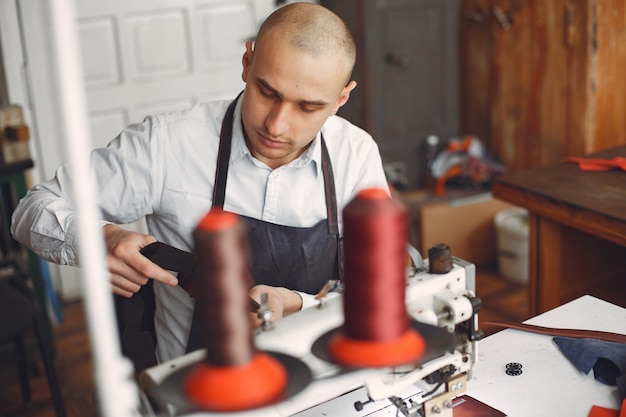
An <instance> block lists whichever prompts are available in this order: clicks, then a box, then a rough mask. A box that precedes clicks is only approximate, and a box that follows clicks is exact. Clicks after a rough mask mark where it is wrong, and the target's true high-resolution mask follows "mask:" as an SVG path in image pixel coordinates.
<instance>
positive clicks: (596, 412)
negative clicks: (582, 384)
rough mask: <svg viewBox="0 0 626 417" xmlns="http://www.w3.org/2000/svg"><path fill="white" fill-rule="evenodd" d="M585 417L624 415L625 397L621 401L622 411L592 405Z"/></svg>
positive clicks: (623, 416)
mask: <svg viewBox="0 0 626 417" xmlns="http://www.w3.org/2000/svg"><path fill="white" fill-rule="evenodd" d="M587 417H626V399H624V400H623V401H622V411H620V410H614V409H612V408H606V407H600V406H598V405H594V406H593V407H591V411H589V414H588V416H587Z"/></svg>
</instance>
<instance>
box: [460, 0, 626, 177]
mask: <svg viewBox="0 0 626 417" xmlns="http://www.w3.org/2000/svg"><path fill="white" fill-rule="evenodd" d="M459 91H460V130H461V132H463V133H472V134H476V135H477V136H478V137H479V138H481V139H482V140H483V141H484V142H485V143H486V144H487V146H488V147H489V149H491V150H492V151H494V152H495V154H496V155H497V156H498V157H499V158H501V160H502V161H503V162H504V163H505V165H506V166H507V168H508V169H509V170H511V171H513V170H519V169H524V168H529V167H534V166H541V165H546V164H550V163H555V162H558V161H559V160H560V158H561V157H563V156H566V155H582V154H586V153H590V152H594V151H599V150H603V149H606V148H610V147H614V146H618V145H623V144H626V2H625V1H624V0H549V1H545V0H459Z"/></svg>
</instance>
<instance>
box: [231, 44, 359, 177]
mask: <svg viewBox="0 0 626 417" xmlns="http://www.w3.org/2000/svg"><path fill="white" fill-rule="evenodd" d="M336 61H338V60H330V59H329V58H327V57H326V58H323V57H314V56H312V55H309V54H305V53H302V52H299V51H297V50H296V49H293V48H291V47H289V46H285V45H283V44H282V43H281V42H280V39H278V35H274V34H272V33H270V34H267V35H266V37H265V39H264V41H263V44H262V45H257V47H256V49H255V50H254V51H252V46H251V43H250V42H248V44H247V45H246V52H245V54H244V57H243V74H242V78H243V80H244V82H245V83H246V89H245V93H244V95H243V103H242V118H243V124H244V129H245V132H246V135H247V138H246V143H247V145H248V148H249V149H250V152H251V153H252V155H253V156H254V157H255V158H257V159H259V160H260V161H262V162H264V163H265V164H267V165H268V166H269V167H270V168H272V169H275V168H278V167H279V166H281V165H284V164H286V163H289V162H291V161H292V160H294V159H295V158H297V157H298V156H299V155H300V154H302V153H303V152H304V151H305V150H306V148H307V146H308V145H309V143H310V142H311V140H313V139H314V138H315V135H317V132H319V130H320V129H321V127H322V125H323V124H324V122H325V121H326V119H327V118H328V117H329V116H331V115H333V114H335V113H336V112H337V110H338V109H339V107H341V106H342V105H343V104H344V103H345V102H346V101H347V100H348V97H349V95H350V91H351V90H352V89H353V88H354V87H355V86H356V84H355V83H354V82H352V83H350V85H349V86H348V87H346V86H345V79H346V76H347V71H346V68H345V65H342V63H340V62H336Z"/></svg>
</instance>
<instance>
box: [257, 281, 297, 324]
mask: <svg viewBox="0 0 626 417" xmlns="http://www.w3.org/2000/svg"><path fill="white" fill-rule="evenodd" d="M263 293H267V302H268V304H269V308H270V311H271V312H272V319H271V320H272V321H276V320H278V319H280V318H282V317H285V316H288V315H289V314H292V313H295V312H296V311H300V310H301V309H302V298H301V297H300V295H299V294H298V293H295V292H293V291H291V290H289V289H287V288H283V287H270V286H269V285H255V286H254V287H252V288H250V291H249V292H248V295H250V297H252V298H253V299H254V300H256V301H257V302H258V303H259V304H261V294H263ZM253 315H254V319H253V320H254V324H255V325H256V326H259V325H260V324H261V319H259V318H258V317H257V315H256V313H253Z"/></svg>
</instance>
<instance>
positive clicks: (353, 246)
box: [328, 188, 425, 367]
mask: <svg viewBox="0 0 626 417" xmlns="http://www.w3.org/2000/svg"><path fill="white" fill-rule="evenodd" d="M343 230H344V233H343V236H344V255H345V256H344V288H345V291H344V318H345V321H344V325H343V327H342V328H341V329H340V330H339V331H337V332H336V333H335V335H333V337H332V338H331V340H330V341H329V344H328V350H329V353H330V354H331V356H332V357H333V358H334V359H335V360H336V361H337V362H339V363H341V364H344V365H347V366H354V367H384V366H395V365H401V364H405V363H409V362H412V361H415V360H416V359H418V358H419V357H420V356H421V355H422V353H423V352H424V350H425V342H424V340H423V338H422V337H421V336H420V335H419V334H418V333H417V332H416V331H415V330H413V329H412V328H411V327H410V324H409V318H408V314H407V311H406V301H405V294H406V265H407V260H406V259H407V258H406V257H407V254H406V243H407V233H408V214H407V210H406V208H405V206H404V205H403V204H402V203H400V202H399V201H397V200H394V199H392V198H390V197H389V195H388V194H387V192H386V191H385V190H383V189H377V188H372V189H366V190H363V191H361V192H360V193H359V194H358V195H357V196H356V198H355V199H353V200H352V201H351V202H350V203H349V204H348V205H347V206H346V207H345V208H344V211H343Z"/></svg>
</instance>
